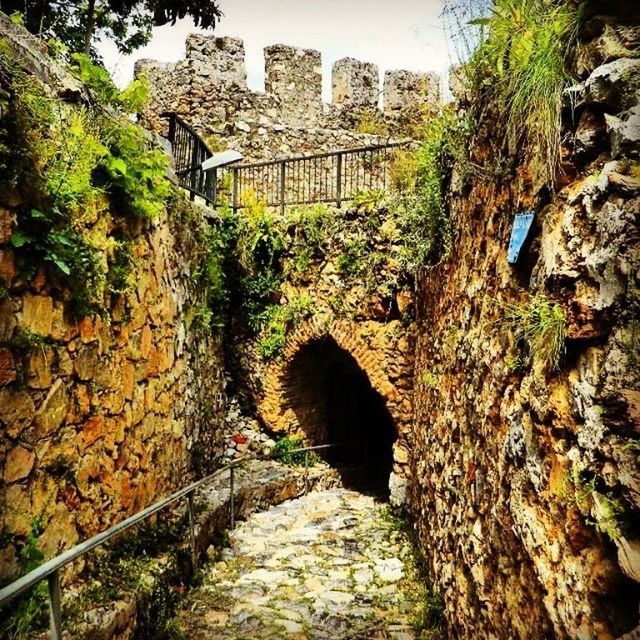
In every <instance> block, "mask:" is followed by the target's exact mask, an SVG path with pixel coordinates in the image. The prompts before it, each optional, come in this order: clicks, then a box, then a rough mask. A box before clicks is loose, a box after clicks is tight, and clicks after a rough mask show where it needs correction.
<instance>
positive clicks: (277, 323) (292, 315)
mask: <svg viewBox="0 0 640 640" xmlns="http://www.w3.org/2000/svg"><path fill="white" fill-rule="evenodd" d="M314 312H315V305H314V302H313V299H312V298H311V296H310V295H309V294H308V293H302V294H300V295H299V296H297V297H294V298H292V299H291V300H289V301H288V302H287V303H286V304H283V305H281V304H276V305H272V306H270V307H268V308H267V309H266V311H265V312H264V313H263V315H262V317H261V331H260V335H259V338H258V350H259V352H260V355H261V356H262V358H264V359H265V360H271V359H273V358H275V357H277V356H279V355H280V354H281V353H282V349H283V348H284V346H285V344H286V341H287V333H288V331H289V329H291V328H292V327H294V326H295V325H297V324H299V323H300V322H302V321H303V320H305V319H306V318H309V317H310V316H312V315H313V314H314Z"/></svg>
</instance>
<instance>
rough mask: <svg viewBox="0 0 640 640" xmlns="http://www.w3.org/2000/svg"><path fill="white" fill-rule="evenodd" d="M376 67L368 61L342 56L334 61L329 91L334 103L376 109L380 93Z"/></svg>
mask: <svg viewBox="0 0 640 640" xmlns="http://www.w3.org/2000/svg"><path fill="white" fill-rule="evenodd" d="M378 82H379V72H378V67H377V66H376V65H375V64H372V63H370V62H360V61H359V60H355V59H354V58H343V59H342V60H338V61H337V62H335V63H334V65H333V69H332V76H331V91H332V95H333V103H334V104H343V105H345V106H348V107H353V108H356V109H358V108H359V109H376V108H377V106H378V97H379V94H380V91H379V88H378Z"/></svg>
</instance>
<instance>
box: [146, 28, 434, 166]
mask: <svg viewBox="0 0 640 640" xmlns="http://www.w3.org/2000/svg"><path fill="white" fill-rule="evenodd" d="M136 73H138V74H140V73H144V74H145V75H146V76H147V77H148V78H149V80H150V83H151V90H152V91H151V100H150V101H149V103H148V104H147V105H146V107H145V108H144V110H143V113H142V114H141V115H142V122H143V123H144V124H145V126H147V127H148V128H150V129H152V130H153V131H156V132H158V133H160V134H166V123H165V121H164V120H163V119H162V118H161V117H160V116H161V114H162V113H163V112H165V111H175V112H176V113H178V115H180V116H181V117H182V118H183V119H184V120H186V121H187V122H188V123H189V124H191V125H192V126H193V127H194V128H195V129H196V131H198V133H199V134H200V135H202V136H203V137H204V139H205V140H207V141H208V142H209V143H210V146H211V147H212V148H213V149H214V150H215V149H218V148H227V147H231V148H235V149H238V150H239V151H241V152H243V153H244V154H245V158H246V160H247V161H256V160H263V159H267V160H270V159H274V158H279V157H287V156H291V155H299V154H312V153H320V152H323V151H335V150H338V149H348V148H354V147H359V146H367V145H371V144H379V143H381V142H387V141H388V140H389V138H390V136H389V134H388V131H389V126H390V125H393V127H394V136H395V137H396V138H398V137H400V138H401V137H403V133H402V128H401V125H403V124H406V122H408V121H413V119H414V118H415V116H416V113H420V114H422V113H429V112H433V111H434V110H436V109H437V108H438V105H439V102H440V80H439V78H438V77H437V76H436V75H435V74H417V73H410V72H408V71H387V72H386V73H385V77H384V88H383V99H384V108H383V112H384V117H383V112H380V111H379V108H378V102H379V100H378V98H379V89H378V77H379V74H378V68H377V67H376V65H374V64H370V63H364V62H359V61H357V60H354V59H352V58H345V59H343V60H339V61H337V62H336V63H335V64H334V66H333V77H332V87H333V103H332V104H324V103H323V102H322V97H321V96H322V75H321V59H320V53H319V52H318V51H314V50H312V49H298V48H294V47H289V46H285V45H273V46H271V47H267V48H266V49H265V78H266V81H265V86H266V92H265V93H260V92H253V91H249V90H248V88H247V82H246V71H245V65H244V44H243V42H242V40H239V39H237V38H226V37H225V38H217V37H206V36H201V35H191V36H189V37H188V38H187V42H186V58H185V59H184V60H181V61H179V62H177V63H169V64H167V63H161V62H157V61H154V60H139V61H138V62H137V64H136ZM365 125H366V126H365Z"/></svg>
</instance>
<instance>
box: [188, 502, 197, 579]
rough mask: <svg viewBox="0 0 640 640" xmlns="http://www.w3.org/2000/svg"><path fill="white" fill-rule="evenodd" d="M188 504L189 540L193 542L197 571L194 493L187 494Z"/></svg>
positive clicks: (193, 563) (194, 567) (192, 556)
mask: <svg viewBox="0 0 640 640" xmlns="http://www.w3.org/2000/svg"><path fill="white" fill-rule="evenodd" d="M187 505H188V508H189V541H190V543H191V563H192V565H193V571H194V572H195V571H196V565H197V563H198V557H197V554H196V525H195V517H194V516H195V514H194V511H193V493H190V494H189V495H188V496H187Z"/></svg>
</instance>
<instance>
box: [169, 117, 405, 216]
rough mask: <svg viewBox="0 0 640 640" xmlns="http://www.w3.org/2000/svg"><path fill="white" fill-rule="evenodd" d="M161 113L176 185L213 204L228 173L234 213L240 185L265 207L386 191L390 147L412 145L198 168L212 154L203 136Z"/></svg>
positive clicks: (390, 144) (238, 206)
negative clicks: (166, 125) (219, 185)
mask: <svg viewBox="0 0 640 640" xmlns="http://www.w3.org/2000/svg"><path fill="white" fill-rule="evenodd" d="M161 117H163V118H166V119H167V120H168V121H169V128H168V133H167V139H168V140H169V142H170V143H171V145H172V148H173V156H174V162H175V172H176V176H177V178H178V182H179V184H180V186H181V187H183V188H184V189H187V190H188V191H189V192H190V193H191V197H192V199H193V198H194V197H195V196H200V197H201V198H204V199H205V200H206V201H207V202H208V203H209V204H211V205H212V206H213V207H217V206H219V205H220V204H221V203H220V202H219V198H218V182H219V180H220V181H222V178H223V177H224V176H226V175H229V176H230V178H231V184H230V192H231V202H230V204H231V205H232V206H233V210H234V211H237V210H238V209H241V208H242V207H243V203H242V201H241V200H242V192H243V191H244V188H245V187H247V188H248V189H250V190H253V191H254V192H255V193H256V196H257V197H258V199H260V200H263V201H265V202H266V203H267V205H269V206H274V207H280V208H281V210H284V207H285V206H286V205H289V204H295V205H300V204H312V203H316V202H335V203H336V206H338V207H340V206H341V204H342V202H343V201H345V200H350V199H352V198H353V197H354V196H355V195H356V194H357V193H358V192H361V191H367V190H375V189H382V190H385V189H386V187H387V183H388V175H387V174H388V170H389V151H390V150H392V149H396V148H399V147H405V146H409V145H412V144H414V143H415V141H413V140H403V141H398V142H388V143H385V144H374V145H370V146H367V147H354V148H352V149H340V150H337V151H326V152H323V153H315V154H310V155H298V156H292V157H289V158H277V159H274V160H264V161H261V162H253V163H250V164H238V165H234V166H229V167H219V168H217V169H211V170H209V171H203V169H202V163H203V162H204V161H205V160H207V159H208V158H210V157H211V156H212V155H213V154H212V152H211V150H210V149H209V147H208V146H207V144H206V143H205V142H204V140H203V139H202V138H201V137H200V136H199V135H198V134H197V133H196V132H195V130H194V129H193V128H192V127H191V126H189V125H188V124H187V123H186V122H185V121H184V120H183V119H182V118H180V116H178V115H177V114H176V113H174V112H171V111H166V112H164V113H162V114H161ZM367 162H368V163H369V164H367ZM374 167H378V169H377V170H376V169H374ZM380 167H382V170H380Z"/></svg>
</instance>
